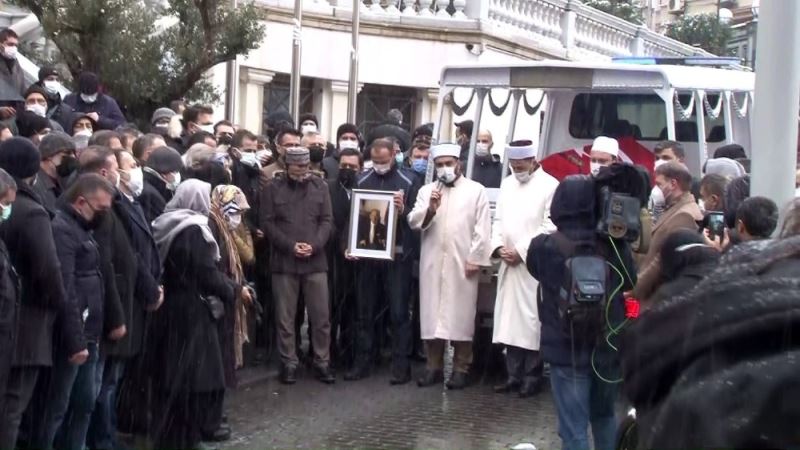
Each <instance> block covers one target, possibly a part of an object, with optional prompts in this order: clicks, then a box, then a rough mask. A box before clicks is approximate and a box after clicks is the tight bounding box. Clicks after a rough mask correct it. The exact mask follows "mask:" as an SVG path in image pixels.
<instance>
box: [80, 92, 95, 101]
mask: <svg viewBox="0 0 800 450" xmlns="http://www.w3.org/2000/svg"><path fill="white" fill-rule="evenodd" d="M81 100H83V101H84V103H94V102H96V101H97V94H92V95H86V94H81Z"/></svg>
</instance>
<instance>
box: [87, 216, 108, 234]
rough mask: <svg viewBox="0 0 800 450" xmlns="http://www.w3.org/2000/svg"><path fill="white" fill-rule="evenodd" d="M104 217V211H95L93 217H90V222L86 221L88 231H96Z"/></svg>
mask: <svg viewBox="0 0 800 450" xmlns="http://www.w3.org/2000/svg"><path fill="white" fill-rule="evenodd" d="M105 217H106V211H95V212H94V217H92V220H90V221H88V222H87V223H86V225H87V226H88V227H89V229H90V230H96V229H98V228H99V227H100V224H101V223H103V219H105Z"/></svg>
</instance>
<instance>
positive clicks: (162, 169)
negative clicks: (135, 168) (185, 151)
mask: <svg viewBox="0 0 800 450" xmlns="http://www.w3.org/2000/svg"><path fill="white" fill-rule="evenodd" d="M147 167H149V168H151V169H153V170H155V171H156V172H158V173H170V172H178V171H180V170H181V169H182V168H183V160H182V159H181V154H180V153H178V151H177V150H175V149H174V148H171V147H166V146H164V147H158V148H157V149H155V150H153V152H152V153H150V157H149V158H148V159H147Z"/></svg>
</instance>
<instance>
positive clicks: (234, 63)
mask: <svg viewBox="0 0 800 450" xmlns="http://www.w3.org/2000/svg"><path fill="white" fill-rule="evenodd" d="M237 3H238V2H237V0H231V7H232V8H233V9H234V10H236V6H237ZM238 59H239V57H238V55H236V56H234V57H233V59H232V60H230V61H228V62H227V64H226V73H227V75H228V79H227V80H226V81H227V83H226V84H227V86H226V87H225V119H227V120H230V121H231V122H233V121H234V120H235V116H236V100H237V98H236V96H237V92H238V89H236V88H237V86H238V85H239V64H238Z"/></svg>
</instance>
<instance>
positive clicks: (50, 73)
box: [35, 66, 74, 132]
mask: <svg viewBox="0 0 800 450" xmlns="http://www.w3.org/2000/svg"><path fill="white" fill-rule="evenodd" d="M59 79H60V76H59V74H58V70H57V69H56V68H55V67H52V66H51V67H42V68H41V69H39V81H37V82H36V83H35V84H36V85H37V86H39V87H41V88H43V89H44V90H45V92H46V93H47V96H46V98H47V118H48V119H50V120H54V121H56V122H58V123H59V125H61V127H62V128H64V130H65V131H67V132H69V131H70V130H69V129H68V128H69V126H70V125H72V114H73V112H74V111H73V110H72V108H70V107H69V105H67V104H66V103H64V102H63V101H62V99H61V94H60V93H59V92H58V85H59Z"/></svg>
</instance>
